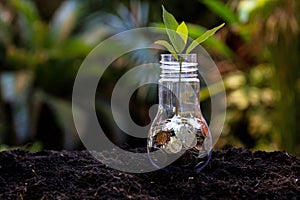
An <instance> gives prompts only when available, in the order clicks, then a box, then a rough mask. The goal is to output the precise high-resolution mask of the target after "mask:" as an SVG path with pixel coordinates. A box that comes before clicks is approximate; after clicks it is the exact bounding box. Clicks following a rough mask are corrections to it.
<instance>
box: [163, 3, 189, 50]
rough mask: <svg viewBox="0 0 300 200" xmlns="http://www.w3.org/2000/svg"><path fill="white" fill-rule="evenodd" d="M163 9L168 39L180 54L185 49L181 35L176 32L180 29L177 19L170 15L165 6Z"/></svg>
mask: <svg viewBox="0 0 300 200" xmlns="http://www.w3.org/2000/svg"><path fill="white" fill-rule="evenodd" d="M162 9H163V21H164V24H165V26H166V32H167V34H168V37H169V39H170V41H171V43H172V45H173V47H174V49H175V50H176V52H178V53H180V52H182V51H183V49H184V41H183V40H182V38H181V37H180V35H179V34H178V33H177V32H176V29H177V27H178V22H177V21H176V19H175V17H174V16H173V15H172V14H171V13H169V12H168V11H167V10H166V9H165V7H164V6H162Z"/></svg>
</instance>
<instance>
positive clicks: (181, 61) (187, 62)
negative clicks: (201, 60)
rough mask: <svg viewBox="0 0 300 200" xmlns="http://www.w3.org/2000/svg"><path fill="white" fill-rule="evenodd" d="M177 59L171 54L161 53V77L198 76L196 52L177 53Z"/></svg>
mask: <svg viewBox="0 0 300 200" xmlns="http://www.w3.org/2000/svg"><path fill="white" fill-rule="evenodd" d="M177 56H178V60H177V59H176V58H174V56H173V55H172V54H162V55H161V61H160V63H161V65H160V68H161V75H160V77H161V78H166V79H179V78H182V79H188V78H198V67H197V66H198V63H197V57H196V54H182V55H177Z"/></svg>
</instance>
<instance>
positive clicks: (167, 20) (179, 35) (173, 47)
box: [155, 6, 225, 115]
mask: <svg viewBox="0 0 300 200" xmlns="http://www.w3.org/2000/svg"><path fill="white" fill-rule="evenodd" d="M162 10H163V13H162V14H163V23H164V24H165V27H166V32H167V35H168V37H169V40H170V42H171V43H169V42H168V41H166V40H157V41H156V42H155V44H159V45H162V46H164V47H165V48H166V49H167V50H168V51H169V52H170V53H171V54H172V55H173V56H174V58H175V59H176V60H177V61H178V62H179V66H180V68H179V70H180V71H179V81H178V84H179V87H180V85H181V72H182V62H183V59H182V56H181V55H182V54H189V53H190V52H191V51H192V50H193V49H195V48H196V47H197V46H198V45H200V44H201V43H203V42H204V41H206V40H207V39H208V38H209V37H211V36H213V35H214V34H215V33H216V32H217V31H218V30H219V29H220V28H222V27H223V26H224V25H225V23H223V24H221V25H219V26H217V27H215V28H213V29H210V30H208V31H206V32H205V33H204V34H202V35H201V36H199V37H198V38H197V39H195V40H193V41H192V42H191V43H190V44H189V45H188V46H187V43H188V34H189V31H188V28H187V26H186V24H185V22H184V21H183V22H181V23H180V24H178V22H177V21H176V19H175V17H174V16H173V15H172V14H171V13H169V12H168V11H167V10H166V9H165V8H164V6H162ZM178 55H179V57H178ZM177 98H178V99H179V98H180V89H179V90H178V94H177ZM175 113H176V115H178V100H177V101H176V107H175Z"/></svg>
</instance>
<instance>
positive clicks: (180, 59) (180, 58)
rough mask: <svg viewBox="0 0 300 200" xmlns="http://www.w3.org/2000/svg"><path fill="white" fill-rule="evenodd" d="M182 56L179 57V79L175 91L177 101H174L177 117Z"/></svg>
mask: <svg viewBox="0 0 300 200" xmlns="http://www.w3.org/2000/svg"><path fill="white" fill-rule="evenodd" d="M182 61H183V60H182V56H181V54H180V55H179V79H178V90H177V99H176V107H175V114H176V115H178V107H179V100H180V91H181V72H182Z"/></svg>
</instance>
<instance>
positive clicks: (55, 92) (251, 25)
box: [0, 0, 300, 154]
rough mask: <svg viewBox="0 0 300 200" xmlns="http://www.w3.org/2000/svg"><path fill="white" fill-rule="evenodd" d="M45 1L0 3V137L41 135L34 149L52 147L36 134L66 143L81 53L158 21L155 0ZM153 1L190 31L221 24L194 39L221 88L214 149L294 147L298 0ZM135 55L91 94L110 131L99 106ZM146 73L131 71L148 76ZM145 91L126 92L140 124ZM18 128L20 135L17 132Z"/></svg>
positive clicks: (139, 56)
mask: <svg viewBox="0 0 300 200" xmlns="http://www.w3.org/2000/svg"><path fill="white" fill-rule="evenodd" d="M49 2H50V1H49ZM49 2H48V1H47V5H48V6H46V7H45V6H44V3H46V2H44V1H43V4H41V3H40V1H38V0H11V1H8V0H6V1H1V2H0V74H1V78H0V90H1V91H0V143H4V142H5V143H8V142H7V141H8V140H9V141H13V142H11V143H10V144H11V145H16V144H23V143H24V142H27V141H29V142H31V141H36V140H42V145H43V147H44V148H54V147H53V146H51V145H50V146H47V145H45V144H46V143H48V144H49V143H50V144H54V143H58V144H59V145H58V146H59V148H74V147H75V146H76V145H75V144H76V143H77V142H78V138H77V137H76V131H75V129H74V125H73V124H72V123H73V121H72V115H71V104H70V100H71V99H70V98H71V93H72V86H73V80H74V78H75V75H76V72H77V70H78V67H79V66H80V64H81V62H82V60H83V59H84V58H85V56H86V55H87V54H88V53H89V51H90V50H91V49H92V48H93V47H94V46H95V45H97V44H98V42H100V41H101V40H103V39H105V38H107V37H109V36H110V35H114V34H116V33H119V32H121V31H124V30H128V29H132V28H136V27H142V26H149V25H150V26H158V27H162V26H163V24H162V23H161V20H160V16H161V9H160V5H161V4H162V2H160V1H134V0H132V1H122V2H120V1H117V0H112V1H109V0H90V1H80V0H65V1H63V0H56V1H51V2H50V3H49ZM52 3H53V5H52V6H53V7H52V6H51V4H52ZM163 4H164V5H166V7H168V8H169V10H170V11H171V12H172V13H174V16H175V17H176V19H179V20H181V21H182V20H186V26H187V28H188V29H189V34H190V36H191V37H193V38H197V36H199V35H201V34H203V33H205V31H207V30H206V28H204V27H214V26H216V25H218V24H220V23H221V22H223V21H225V22H226V24H227V26H226V27H224V28H223V29H222V30H220V31H219V32H218V33H217V35H216V37H211V38H209V39H208V40H207V41H206V42H205V43H204V44H203V46H204V47H205V49H206V50H207V51H208V52H209V53H210V54H211V55H212V57H213V59H214V60H215V61H216V64H217V66H218V67H219V69H220V71H221V73H222V75H223V77H224V82H225V86H226V90H227V97H228V112H227V122H226V124H225V128H224V132H223V133H222V135H221V138H220V140H219V143H218V144H217V147H216V148H224V147H226V146H243V147H248V148H253V149H262V150H280V149H282V150H287V151H289V152H290V153H295V154H299V153H300V137H299V131H300V123H298V121H299V120H300V118H299V114H298V113H300V112H299V97H300V95H299V93H300V89H299V88H300V86H299V85H300V84H299V82H300V81H299V80H300V79H299V73H300V72H299V70H298V69H297V67H298V66H299V64H300V63H299V62H300V59H299V58H298V55H299V21H300V19H299V18H300V16H299V14H298V13H297V11H298V10H299V9H300V3H299V2H298V1H296V0H258V1H252V0H241V1H237V0H229V1H225V0H213V1H212V0H199V1H165V2H163ZM150 13H151V15H150ZM146 39H147V38H145V40H146ZM144 59H145V56H144V52H134V53H132V54H131V55H130V56H125V57H122V58H120V59H119V60H118V61H116V62H115V63H113V66H112V67H110V68H109V70H108V71H107V72H106V73H105V74H104V75H105V76H104V77H103V80H102V81H103V85H104V86H105V87H104V90H103V91H100V92H101V95H99V94H98V95H97V97H96V98H97V101H96V102H97V105H96V109H97V111H98V112H99V113H100V115H101V116H102V117H100V118H104V119H106V121H107V122H106V121H105V122H106V125H105V127H107V129H108V130H109V132H112V134H113V135H114V137H115V138H118V137H119V135H118V134H119V130H118V128H117V127H116V126H115V125H114V123H113V119H112V116H111V113H110V112H109V110H110V106H109V102H110V95H111V91H112V88H113V86H114V83H115V82H116V81H117V80H118V78H119V77H120V76H122V74H123V73H124V72H126V70H128V69H130V67H131V66H135V63H143V61H144ZM153 73H154V72H151V71H149V72H145V73H143V74H140V75H139V76H138V77H133V78H138V79H149V78H154V76H152V75H153ZM150 75H151V76H150ZM25 83H26V84H25ZM7 91H8V92H7ZM155 91H156V88H151V89H149V88H140V89H139V90H138V91H137V93H136V94H134V95H133V96H134V98H133V100H134V102H135V103H134V106H133V109H132V110H134V111H133V113H132V115H133V116H135V118H136V119H138V120H139V123H140V124H143V125H145V124H147V123H149V117H148V108H149V107H150V106H151V104H153V103H155V100H156V99H155V97H156V96H157V95H156V93H155ZM201 93H202V94H205V93H207V90H205V88H204V90H202V91H201ZM202 96H203V95H202ZM204 96H205V95H204ZM206 96H207V95H206ZM20 97H22V98H20ZM202 100H205V99H202ZM145 102H146V103H145ZM204 103H206V101H204ZM145 104H147V105H145ZM27 121H30V126H28V127H27V126H26V122H27ZM25 129H27V134H28V135H27V136H26V137H21V133H25V132H26V131H24V130H25ZM11 135H14V137H12V136H11ZM45 135H46V136H47V137H46V136H45ZM18 138H19V142H18ZM20 138H21V139H20ZM22 138H24V140H22Z"/></svg>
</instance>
